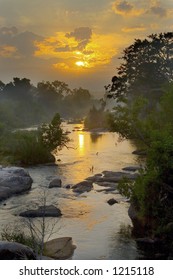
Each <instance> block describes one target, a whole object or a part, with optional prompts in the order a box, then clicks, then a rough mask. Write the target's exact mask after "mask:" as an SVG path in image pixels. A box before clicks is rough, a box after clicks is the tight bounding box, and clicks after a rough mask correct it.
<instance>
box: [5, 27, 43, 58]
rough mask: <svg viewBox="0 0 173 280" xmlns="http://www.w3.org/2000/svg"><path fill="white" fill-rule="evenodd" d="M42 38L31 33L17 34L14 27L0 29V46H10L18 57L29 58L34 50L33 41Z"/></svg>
mask: <svg viewBox="0 0 173 280" xmlns="http://www.w3.org/2000/svg"><path fill="white" fill-rule="evenodd" d="M43 39H44V37H42V36H39V35H36V34H34V33H32V32H28V31H25V32H22V33H19V32H18V30H17V28H16V27H11V28H8V27H2V28H1V29H0V46H1V47H2V46H11V47H14V48H15V49H16V50H17V53H18V55H22V56H31V55H33V54H34V52H35V50H36V46H35V41H41V40H43Z"/></svg>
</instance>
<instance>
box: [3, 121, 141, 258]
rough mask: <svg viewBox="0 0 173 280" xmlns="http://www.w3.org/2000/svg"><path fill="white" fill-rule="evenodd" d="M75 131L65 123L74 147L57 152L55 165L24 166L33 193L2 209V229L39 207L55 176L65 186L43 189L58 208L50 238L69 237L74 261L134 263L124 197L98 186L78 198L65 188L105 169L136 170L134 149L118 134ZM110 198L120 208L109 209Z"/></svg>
mask: <svg viewBox="0 0 173 280" xmlns="http://www.w3.org/2000/svg"><path fill="white" fill-rule="evenodd" d="M74 126H75V125H72V124H68V125H67V124H64V128H65V129H67V130H68V131H69V137H70V138H71V139H72V141H71V143H70V144H69V146H71V147H72V148H69V149H67V148H63V150H61V151H60V152H59V153H58V157H57V159H58V165H57V166H49V165H40V166H35V167H28V168H27V169H28V172H29V173H30V175H31V177H32V178H33V180H34V182H33V185H32V189H31V190H30V191H29V192H28V193H25V194H22V195H19V196H15V197H12V198H10V199H8V200H7V201H6V202H5V204H4V203H1V204H0V217H1V219H0V226H1V228H2V227H3V226H4V225H6V224H8V223H10V222H13V221H18V220H19V217H18V214H19V213H20V212H21V211H22V210H26V209H28V208H29V207H31V206H32V205H35V204H38V203H39V202H38V200H39V197H40V196H41V193H42V190H43V189H44V187H47V186H48V184H49V182H50V180H51V179H52V178H53V177H54V176H55V175H58V176H59V177H60V178H61V180H62V184H63V187H62V188H58V189H57V188H53V189H47V203H48V204H54V205H55V206H57V207H59V208H60V209H61V211H62V214H63V215H62V217H61V218H58V219H57V223H56V224H55V228H54V231H55V233H54V234H53V235H52V236H51V239H52V238H56V237H64V236H71V237H72V239H73V243H74V244H75V245H76V246H77V248H76V250H75V252H74V255H73V257H72V259H78V260H91V259H105V260H110V259H115V260H123V259H138V258H139V252H138V250H137V247H136V243H135V241H134V240H133V239H131V238H130V237H129V235H128V228H129V227H130V226H131V221H130V219H129V217H128V214H127V211H128V207H129V204H128V202H126V200H125V198H123V197H122V196H121V195H120V194H118V193H117V191H114V192H109V193H106V192H103V191H101V192H100V191H99V190H101V189H103V187H101V186H98V185H96V184H94V189H93V190H92V191H91V192H88V193H83V194H82V195H79V194H78V195H77V194H75V193H74V192H73V191H72V190H71V189H67V188H65V187H64V186H65V185H67V184H74V183H78V182H80V181H82V180H84V179H85V178H87V177H88V176H91V175H93V174H96V173H100V172H102V171H104V170H111V171H120V170H121V169H122V168H123V167H125V166H129V165H136V164H137V158H136V156H135V155H133V154H132V151H133V150H134V149H135V147H134V146H133V145H132V144H131V143H130V142H128V141H122V142H119V141H118V135H117V134H116V133H108V132H104V133H90V132H86V131H82V130H80V129H82V125H76V126H77V127H78V129H77V130H75V128H74ZM92 167H93V168H92ZM110 198H115V199H116V200H118V201H119V203H118V204H114V205H112V206H110V205H109V204H108V203H107V201H108V199H110ZM47 219H48V218H47ZM47 223H50V220H49V219H48V220H47Z"/></svg>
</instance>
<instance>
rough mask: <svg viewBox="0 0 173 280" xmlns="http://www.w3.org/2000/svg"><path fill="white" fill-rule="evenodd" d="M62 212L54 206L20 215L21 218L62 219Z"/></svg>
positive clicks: (39, 208)
mask: <svg viewBox="0 0 173 280" xmlns="http://www.w3.org/2000/svg"><path fill="white" fill-rule="evenodd" d="M61 215H62V213H61V210H60V209H58V208H57V207H55V206H54V205H45V206H40V207H38V209H33V210H27V211H24V212H22V213H20V214H19V216H21V217H28V218H36V217H60V216H61Z"/></svg>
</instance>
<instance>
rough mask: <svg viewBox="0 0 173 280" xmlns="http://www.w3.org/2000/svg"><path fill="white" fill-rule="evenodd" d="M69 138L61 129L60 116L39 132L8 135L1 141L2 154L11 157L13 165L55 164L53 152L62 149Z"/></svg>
mask: <svg viewBox="0 0 173 280" xmlns="http://www.w3.org/2000/svg"><path fill="white" fill-rule="evenodd" d="M68 142H69V138H68V137H67V136H66V135H65V134H64V132H63V129H62V128H61V120H60V116H59V114H56V115H55V116H54V118H53V120H52V121H51V123H50V124H43V125H42V126H41V127H40V129H39V130H37V131H25V130H23V131H20V130H19V131H15V132H8V133H6V134H5V135H4V136H3V138H2V140H1V153H3V155H4V156H10V158H9V161H10V162H11V163H18V164H22V165H33V164H39V163H47V162H53V161H54V160H55V159H54V156H53V155H52V152H53V150H54V149H55V148H58V149H61V148H62V147H63V146H66V144H67V143H68Z"/></svg>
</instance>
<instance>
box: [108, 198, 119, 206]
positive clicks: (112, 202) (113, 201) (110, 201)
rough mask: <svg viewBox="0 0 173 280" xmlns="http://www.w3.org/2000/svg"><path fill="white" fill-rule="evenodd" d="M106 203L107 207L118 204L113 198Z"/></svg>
mask: <svg viewBox="0 0 173 280" xmlns="http://www.w3.org/2000/svg"><path fill="white" fill-rule="evenodd" d="M107 203H108V204H109V205H111V206H112V205H114V204H115V203H118V201H117V200H116V199H114V198H111V199H109V200H108V201H107Z"/></svg>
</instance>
